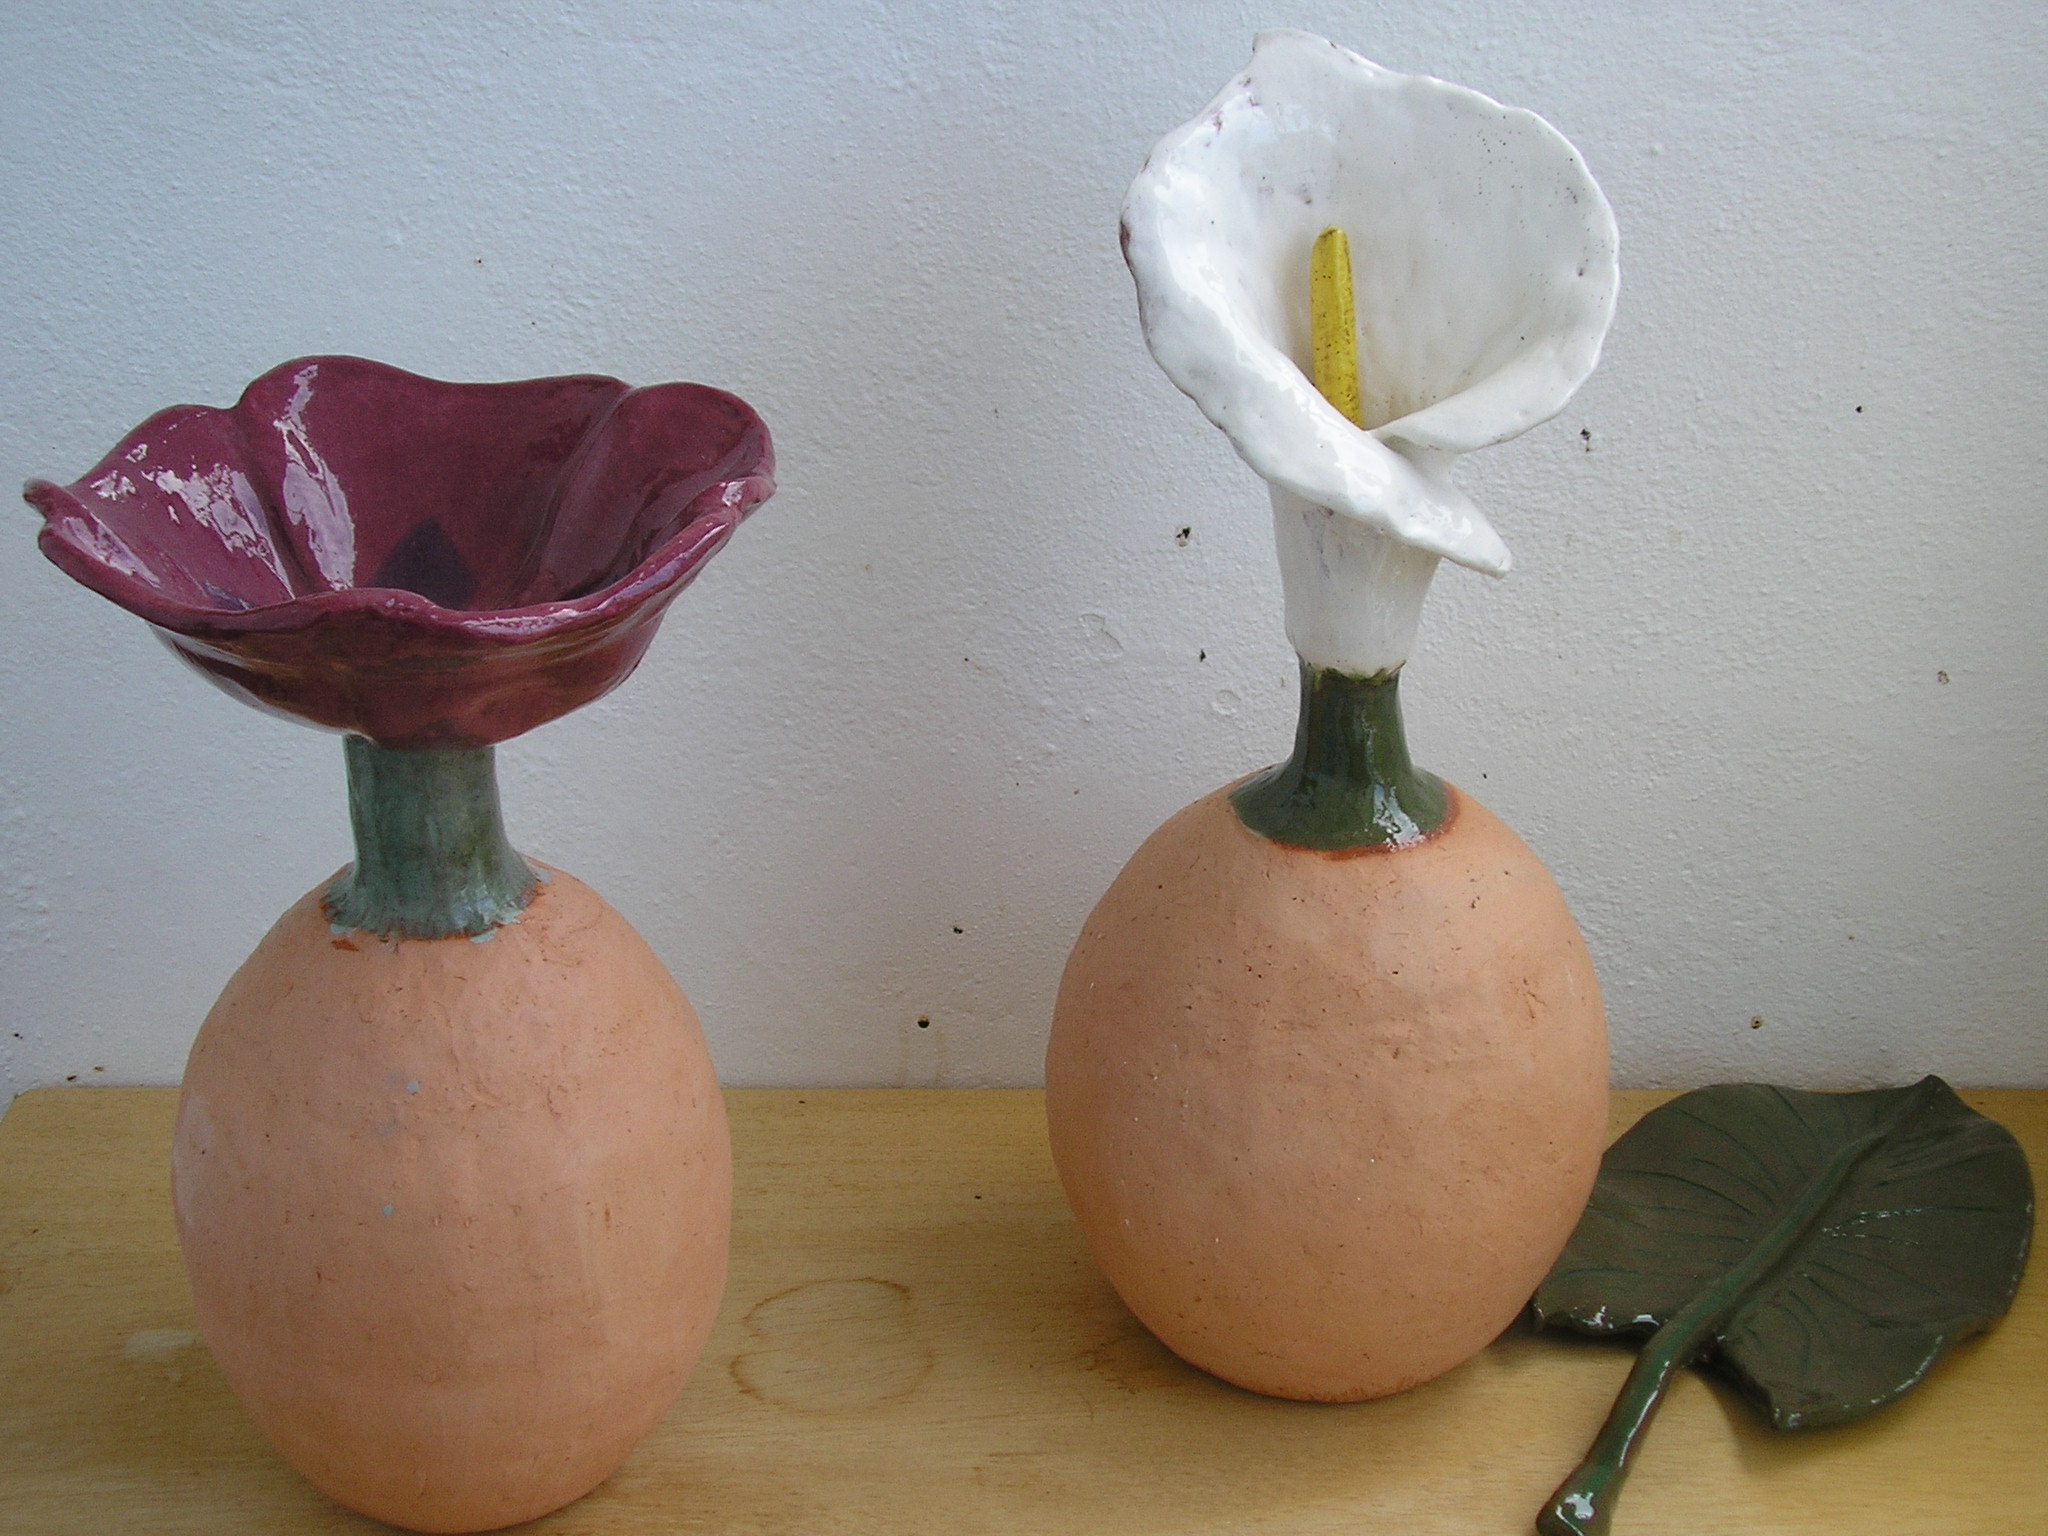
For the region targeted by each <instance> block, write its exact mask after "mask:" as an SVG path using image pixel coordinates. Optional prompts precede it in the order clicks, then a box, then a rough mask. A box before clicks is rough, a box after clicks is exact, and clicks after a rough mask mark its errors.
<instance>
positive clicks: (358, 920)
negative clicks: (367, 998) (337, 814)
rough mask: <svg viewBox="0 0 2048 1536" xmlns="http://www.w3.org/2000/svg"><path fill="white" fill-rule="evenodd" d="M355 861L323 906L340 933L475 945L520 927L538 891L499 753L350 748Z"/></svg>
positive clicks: (362, 740) (357, 740)
mask: <svg viewBox="0 0 2048 1536" xmlns="http://www.w3.org/2000/svg"><path fill="white" fill-rule="evenodd" d="M342 745H343V749H344V753H345V755H346V757H347V760H348V819H349V827H350V830H351V831H353V832H354V834H355V842H356V861H355V863H353V864H351V865H350V866H349V867H348V868H347V869H346V870H344V871H342V873H341V874H339V875H338V876H336V877H335V879H334V881H333V883H331V884H330V885H329V886H328V887H327V891H326V894H325V895H324V896H323V897H322V898H321V900H322V904H323V905H324V907H325V909H326V912H327V920H328V921H329V922H330V923H332V924H333V925H334V926H335V928H336V929H338V930H344V931H346V930H351V929H352V930H357V931H360V932H362V933H364V934H368V935H372V936H374V937H377V938H406V939H445V938H452V937H453V936H454V935H456V934H464V935H467V936H469V937H472V938H473V937H475V936H476V935H478V934H483V933H488V932H490V931H491V930H492V929H493V928H498V927H502V926H503V925H504V924H506V923H510V922H516V921H517V920H518V918H519V914H520V913H521V912H523V911H525V910H526V905H527V903H528V902H530V901H532V900H533V898H534V894H535V892H536V891H537V890H538V889H539V881H538V880H537V879H536V877H535V875H534V871H533V866H532V865H530V864H528V863H527V862H526V860H525V859H523V858H521V857H520V856H519V854H518V852H517V851H516V850H515V849H514V848H513V847H512V844H511V843H510V842H509V841H508V840H507V839H506V837H505V816H504V812H503V809H502V808H501V806H500V804H499V800H498V765H497V749H496V748H495V747H450V748H434V747H422V748H416V749H413V750H394V749H393V748H390V747H380V746H378V745H377V744H376V743H375V742H374V741H371V740H369V739H368V738H366V737H362V736H350V737H348V738H347V739H346V740H345V741H344V742H343V744H342Z"/></svg>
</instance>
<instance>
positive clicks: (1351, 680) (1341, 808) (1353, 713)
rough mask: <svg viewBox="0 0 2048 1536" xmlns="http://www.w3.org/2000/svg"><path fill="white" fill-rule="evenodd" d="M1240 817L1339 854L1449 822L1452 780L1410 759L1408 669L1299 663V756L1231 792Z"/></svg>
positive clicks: (1270, 834) (1294, 841)
mask: <svg viewBox="0 0 2048 1536" xmlns="http://www.w3.org/2000/svg"><path fill="white" fill-rule="evenodd" d="M1230 803H1231V805H1232V806H1234V807H1235V808H1236V810H1237V819H1238V820H1239V821H1241V822H1243V823H1244V824H1245V825H1246V826H1247V827H1249V828H1251V830H1252V831H1254V832H1256V833H1258V834H1259V836H1261V837H1263V838H1267V839H1269V840H1270V841H1272V842H1276V843H1286V844H1288V845H1289V846H1291V847H1295V848H1313V849H1317V850H1319V851H1321V852H1324V853H1338V852H1342V851H1344V850H1346V849H1351V848H1376V847H1390V848H1391V847H1399V846H1401V845H1402V844H1404V843H1413V842H1417V841H1419V840H1421V839H1422V838H1425V837H1427V836H1429V834H1430V833H1432V832H1434V831H1436V830H1437V828H1439V827H1441V826H1442V825H1443V824H1444V818H1445V816H1446V815H1447V814H1448V812H1449V803H1450V796H1449V792H1448V791H1447V790H1446V789H1445V787H1444V782H1443V780H1442V779H1439V778H1437V777H1436V775H1434V774H1430V773H1424V772H1423V771H1422V770H1421V769H1419V768H1417V767H1416V766H1415V765H1414V763H1412V762H1410V761H1409V759H1408V736H1407V732H1406V731H1404V730H1403V729H1402V726H1401V674H1400V672H1399V671H1393V672H1383V673H1381V674H1379V675H1378V676H1376V677H1353V676H1351V675H1349V674H1348V673H1343V672H1336V671H1332V670H1331V669H1330V668H1328V667H1316V666H1311V665H1309V663H1307V662H1303V663H1302V664H1301V716H1300V720H1299V723H1298V724H1297V725H1296V726H1295V730H1294V755H1293V756H1292V757H1290V758H1288V759H1287V761H1286V762H1284V763H1281V764H1279V765H1278V766H1276V767H1272V768H1268V769H1267V770H1266V771H1265V772H1264V773H1262V774H1259V775H1257V776H1256V777H1254V778H1250V779H1247V780H1246V781H1245V782H1244V783H1242V784H1240V785H1239V786H1238V787H1237V788H1236V789H1234V790H1232V791H1231V794H1230Z"/></svg>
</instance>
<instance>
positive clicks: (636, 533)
mask: <svg viewBox="0 0 2048 1536" xmlns="http://www.w3.org/2000/svg"><path fill="white" fill-rule="evenodd" d="M773 476H774V453H773V449H772V448H771V446H770V443H769V438H768V429H767V427H766V426H765V425H763V424H762V422H761V419H760V418H759V417H758V416H756V415H755V414H754V413H753V411H752V410H750V409H749V408H748V407H747V405H746V404H745V403H744V402H743V401H741V400H739V399H737V398H736V397H734V396H732V395H728V394H725V393H723V392H722V391H719V390H715V389H708V388H705V387H704V386H702V385H697V384H661V385H655V386H653V387H651V388H647V389H629V388H628V387H627V386H626V385H624V384H622V383H620V382H619V381H618V380H616V379H607V378H600V377H595V376H585V377H570V378H557V379H533V380H528V381H525V382H522V383H516V384H444V383H441V382H439V381H436V380H433V379H426V378H421V377H420V376H418V375H417V374H410V373H405V372H402V371H400V370H399V369H396V368H389V367H386V366H384V365H383V364H381V363H372V362H367V361H365V360H363V359H361V358H352V357H318V358H305V359H301V360H299V361H297V362H292V363H286V364H285V365H284V366H283V367H281V368H276V369H273V370H271V371H270V372H269V373H267V374H265V375H263V377H261V378H260V379H257V380H256V381H255V382H254V383H253V384H251V385H250V386H249V387H248V389H247V390H245V391H244V392H243V395H242V398H241V400H240V401H239V402H238V403H237V404H236V405H235V406H233V407H232V408H231V409H229V410H224V411H223V410H216V409H213V408H210V407H206V406H175V407H173V408H171V409H170V410H167V411H162V412H159V413H158V414H157V415H155V416H152V417H151V418H150V419H149V420H148V421H146V422H144V423H143V424H142V425H141V426H140V427H138V428H137V429H136V430H135V431H134V432H132V433H130V434H129V435H128V436H127V437H126V438H124V439H122V441H121V443H120V444H119V445H118V446H117V447H116V448H115V449H114V451H113V452H112V453H110V454H108V455H107V457H106V458H105V459H103V460H101V462H100V463H99V464H98V465H97V466H95V467H94V469H93V470H92V471H91V473H89V474H87V475H86V476H85V477H84V478H83V479H80V480H78V481H76V482H74V483H73V484H71V485H67V486H59V485H54V484H52V483H50V482H49V481H46V480H36V481H31V482H30V483H29V485H28V488H27V490H26V492H25V493H24V494H25V495H26V496H27V499H28V500H29V502H30V503H31V504H32V505H34V506H35V507H36V508H37V509H38V510H39V511H40V512H42V514H43V518H44V527H43V532H42V536H41V540H40V543H41V546H42V550H43V553H44V554H46V555H47V556H49V558H50V559H51V560H52V561H54V562H55V563H56V564H57V565H58V566H59V567H60V568H62V569H63V570H64V571H65V572H66V574H68V575H70V576H72V577H74V578H75V579H76V580H78V581H80V582H82V583H84V584H85V585H86V586H88V587H91V588H92V589H93V590H94V591H95V592H98V593H100V594H101V595H102V596H103V597H107V598H110V599H111V600H112V601H114V602H116V603H119V604H120V605H121V606H122V607H124V608H126V609H128V610H129V611H130V612H132V613H135V614H137V615H139V616H140V617H142V618H144V619H146V620H147V621H148V622H149V623H150V624H152V625H154V626H155V627H156V629H157V630H158V632H159V633H160V634H161V635H162V637H163V638H164V639H165V640H166V641H167V642H168V643H169V644H170V646H171V647H172V649H173V650H175V651H177V653H178V654H179V655H181V656H183V657H184V658H185V659H186V660H187V661H189V662H191V663H192V664H193V665H194V666H196V667H198V668H199V669H200V670H201V671H202V672H204V673H205V674H206V675H207V676H208V677H210V678H212V679H213V681H215V682H216V683H218V684H220V686H221V687H223V688H225V689H226V690H227V691H228V692H230V693H233V694H235V695H236V696H237V697H239V698H243V699H246V700H248V701H249V702H251V703H254V704H259V705H262V706H263V707H265V708H269V709H274V710H277V711H280V712H282V713H285V714H289V715H293V716H296V717H297V718H299V719H302V720H307V721H310V722H312V723H313V724H315V725H321V726H327V727H330V728H332V729H335V730H343V731H355V732H359V733H360V734H362V735H365V736H368V737H370V738H371V739H372V740H374V741H377V742H379V743H380V744H382V745H384V746H387V747H429V746H432V747H470V746H486V745H489V744H491V743H493V742H498V741H504V740H506V739H507V738H509V737H512V736H517V735H519V734H520V733H521V732H522V731H528V730H531V729H532V728H533V727H534V726H536V725H540V724H543V723H544V722H546V721H548V720H552V719H554V718H555V717H556V716H557V715H561V714H564V713H566V712H567V711H569V710H571V709H574V708H576V707H577V706H578V705H581V704H587V703H588V702H590V700H592V699H594V698H596V697H598V696H599V695H600V694H603V693H606V692H608V691H609V690H611V689H612V688H615V687H616V686H618V684H619V683H621V682H623V681H624V680H625V678H626V676H627V675H628V674H629V673H630V672H631V671H632V670H633V668H634V667H635V666H636V665H637V664H638V663H639V660H640V658H641V656H642V655H643V654H645V652H646V650H647V646H648V643H649V642H650V641H651V640H652V639H653V638H654V631H655V628H656V626H657V625H658V624H659V623H660V621H661V615H662V613H663V611H664V610H665V609H666V608H667V606H668V604H669V602H670V601H671V600H672V599H673V598H674V597H675V595H676V594H677V593H678V592H680V591H681V590H682V589H683V588H684V587H685V586H687V585H688V584H689V581H690V579H691V578H692V577H693V576H694V575H695V574H696V572H697V569H698V567H699V566H701V565H702V564H703V563H704V562H705V561H706V560H707V559H709V558H710V557H711V556H712V555H713V554H714V553H716V551H717V550H718V548H719V547H720V546H721V545H722V544H724V542H725V541H726V540H727V539H728V538H730V537H731V535H732V531H733V529H734V528H736V527H737V526H738V525H739V523H740V520H741V519H742V518H744V517H745V516H746V515H747V514H748V513H749V512H750V511H752V510H753V509H754V507H756V506H758V505H759V504H760V503H761V502H762V501H764V500H766V499H767V497H768V496H769V495H770V494H771V493H772V492H773V490H774V479H773Z"/></svg>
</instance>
